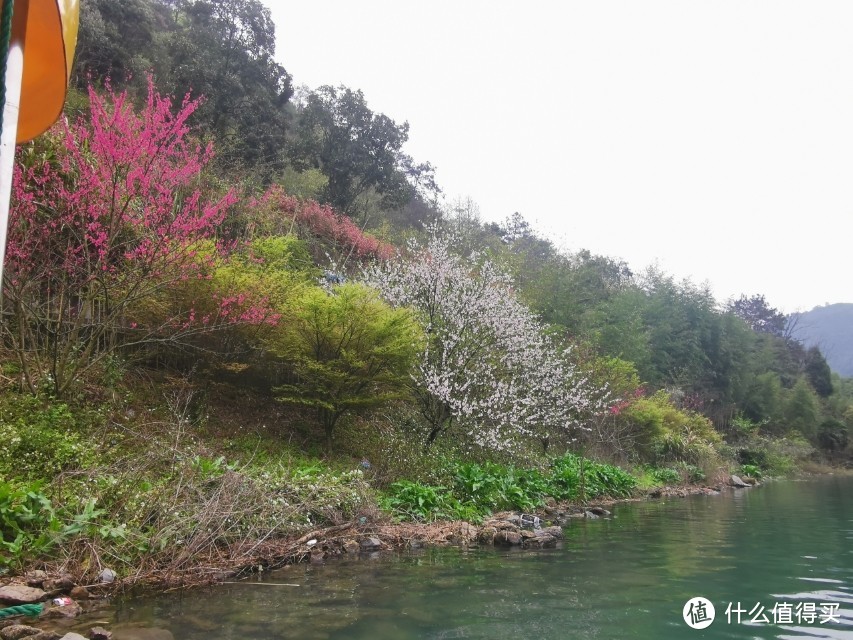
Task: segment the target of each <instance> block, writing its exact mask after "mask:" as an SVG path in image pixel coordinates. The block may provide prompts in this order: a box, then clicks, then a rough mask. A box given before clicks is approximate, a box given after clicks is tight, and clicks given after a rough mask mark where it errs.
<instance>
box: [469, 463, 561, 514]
mask: <svg viewBox="0 0 853 640" xmlns="http://www.w3.org/2000/svg"><path fill="white" fill-rule="evenodd" d="M454 480H455V489H456V495H458V496H459V498H460V499H461V500H463V501H467V502H471V503H473V504H474V505H476V507H477V508H478V509H481V510H483V509H487V510H490V511H491V510H496V511H500V510H505V509H519V510H522V511H531V510H533V509H535V508H536V507H538V506H540V505H541V504H542V498H543V497H544V496H545V494H546V493H547V490H548V483H547V481H546V480H545V478H544V477H543V476H542V474H541V473H539V472H538V471H536V470H518V469H515V468H514V467H507V466H504V465H499V464H495V463H492V462H486V463H483V464H482V465H480V464H475V463H468V464H460V465H458V466H457V467H456V473H455V479H454Z"/></svg>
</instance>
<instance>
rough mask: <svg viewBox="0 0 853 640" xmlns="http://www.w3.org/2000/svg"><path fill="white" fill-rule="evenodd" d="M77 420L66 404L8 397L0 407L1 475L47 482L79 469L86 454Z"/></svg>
mask: <svg viewBox="0 0 853 640" xmlns="http://www.w3.org/2000/svg"><path fill="white" fill-rule="evenodd" d="M78 429H79V425H78V422H77V419H76V417H75V416H74V414H73V413H72V412H71V410H70V409H69V408H68V406H67V405H65V404H62V403H57V402H55V401H50V402H45V401H44V400H43V399H41V398H38V397H35V396H31V395H18V394H7V395H5V396H4V397H3V398H2V407H0V473H2V474H3V475H4V476H6V477H17V478H21V479H26V480H36V479H49V478H52V477H54V476H55V475H56V474H58V473H59V472H61V471H63V470H65V469H69V468H73V467H75V466H78V465H79V464H80V463H81V461H82V458H83V457H84V454H85V447H84V446H83V444H82V442H81V439H80V435H79V433H78Z"/></svg>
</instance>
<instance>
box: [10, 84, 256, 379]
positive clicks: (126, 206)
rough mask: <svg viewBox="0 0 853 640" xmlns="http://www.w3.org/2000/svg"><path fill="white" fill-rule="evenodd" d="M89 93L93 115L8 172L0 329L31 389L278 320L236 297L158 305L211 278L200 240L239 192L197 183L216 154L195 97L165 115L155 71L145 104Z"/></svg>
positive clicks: (168, 105)
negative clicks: (136, 352)
mask: <svg viewBox="0 0 853 640" xmlns="http://www.w3.org/2000/svg"><path fill="white" fill-rule="evenodd" d="M89 100H90V112H89V114H88V117H81V118H79V119H78V120H77V121H75V122H74V123H71V124H68V123H60V124H58V125H57V126H56V127H54V129H53V130H52V131H51V132H50V133H49V134H48V137H47V139H46V141H45V140H41V141H37V142H36V143H33V144H31V145H29V146H27V147H24V148H22V149H21V150H20V153H19V161H18V163H17V164H16V168H15V175H14V181H13V193H12V203H13V207H12V211H11V214H10V226H9V239H8V250H7V256H6V270H5V274H4V280H3V297H4V299H3V322H2V329H3V331H4V333H5V340H6V343H7V344H11V345H13V346H14V350H15V352H16V353H17V355H18V357H19V360H20V363H21V366H22V369H23V374H24V379H25V381H26V383H27V384H28V385H29V387H30V389H31V390H35V389H36V387H37V386H39V384H45V385H46V386H49V387H51V388H52V390H53V391H54V392H55V393H59V394H61V393H62V392H64V391H65V390H66V389H67V388H68V386H69V385H70V384H72V383H73V382H74V381H75V380H77V379H78V378H79V377H80V376H81V375H82V374H83V373H84V372H86V371H88V370H89V369H90V368H91V367H93V366H94V365H96V364H97V363H98V362H100V361H102V360H103V359H104V358H105V357H107V356H110V355H113V354H115V353H116V352H117V350H118V349H120V348H129V347H132V346H134V345H139V344H144V343H149V342H152V341H179V340H182V339H183V338H185V337H186V336H188V335H190V334H192V333H195V332H198V331H209V330H210V329H212V328H215V327H216V326H218V325H222V324H228V323H234V322H268V321H272V316H271V314H270V313H269V312H268V311H267V310H266V309H265V308H264V305H263V304H262V301H261V303H260V304H259V303H258V301H255V300H252V299H251V296H246V295H245V294H244V293H243V292H234V293H233V295H229V296H227V297H226V296H223V297H222V300H221V304H219V305H218V309H219V310H218V312H217V313H215V314H213V316H214V317H211V316H210V314H208V315H207V317H206V318H205V320H206V321H205V322H200V321H196V319H195V311H194V308H193V305H192V304H191V303H190V304H184V305H183V308H182V309H179V310H176V309H175V308H174V306H173V305H169V304H167V303H165V302H163V303H161V302H160V301H161V299H162V298H163V294H164V293H166V292H171V291H174V290H175V289H176V288H177V286H178V285H179V284H180V283H182V282H185V281H187V280H190V279H199V278H205V277H207V270H208V269H209V268H212V266H213V262H214V257H213V256H211V255H210V253H209V252H206V253H199V252H198V250H197V249H198V247H199V243H200V242H201V241H203V240H205V239H207V238H212V237H213V236H214V233H215V231H216V228H217V225H219V224H220V223H221V221H222V219H223V217H224V215H225V211H226V209H227V208H228V207H229V206H230V205H231V204H232V203H234V202H235V199H236V197H235V195H234V193H233V191H229V192H228V193H226V194H225V195H223V196H221V197H218V198H216V199H214V200H210V201H208V200H207V199H205V198H204V197H203V196H202V193H201V190H200V188H199V186H200V183H199V176H200V173H201V171H202V169H203V168H204V166H205V165H206V164H207V163H208V162H209V160H210V159H211V157H212V147H211V146H210V145H208V146H206V147H202V146H200V145H199V144H197V143H196V142H194V141H193V140H192V139H191V138H190V137H189V136H188V134H189V127H188V124H187V120H188V118H189V117H190V116H191V115H192V113H193V112H194V111H195V110H196V109H197V107H198V105H199V100H198V99H194V100H193V99H190V98H189V96H186V97H184V99H183V100H182V102H181V103H180V106H179V107H178V108H177V109H176V110H175V111H174V112H173V108H172V102H171V100H170V99H169V98H168V97H165V96H161V95H159V94H158V93H157V92H156V90H155V88H154V86H153V83H152V81H151V80H150V79H149V85H148V96H147V100H146V102H145V104H144V105H143V107H142V108H141V109H140V110H139V111H137V110H136V109H135V108H134V106H133V105H132V104H131V102H130V100H129V98H128V96H127V93H126V92H121V93H117V92H115V91H114V90H112V89H110V88H108V89H107V91H106V93H105V94H104V95H100V94H98V93H97V92H95V91H94V90H93V89H91V88H90V89H89ZM202 255H203V256H204V257H202ZM209 305H210V301H206V306H208V307H209Z"/></svg>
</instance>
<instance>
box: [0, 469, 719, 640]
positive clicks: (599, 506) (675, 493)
mask: <svg viewBox="0 0 853 640" xmlns="http://www.w3.org/2000/svg"><path fill="white" fill-rule="evenodd" d="M727 489H732V490H733V489H734V487H727V486H723V485H718V486H717V487H707V486H699V485H686V486H679V487H662V488H655V489H653V490H651V491H648V492H645V493H644V495H637V496H633V497H631V498H620V499H615V498H611V499H601V500H596V501H595V502H593V503H590V504H577V503H568V502H559V503H558V502H556V501H554V500H553V499H552V500H549V501H547V504H546V505H545V506H544V507H543V508H542V509H540V510H537V511H534V512H531V513H518V512H501V513H496V514H494V515H493V516H491V517H489V518H488V519H486V520H484V521H483V522H481V523H479V524H474V523H471V522H466V521H435V522H391V521H390V519H389V518H387V517H385V518H383V519H381V520H375V521H367V520H365V519H364V518H363V517H362V518H360V519H356V520H353V521H350V522H346V523H343V524H340V525H334V526H329V527H322V528H319V529H314V530H311V531H309V532H308V533H305V534H303V535H301V536H299V537H294V538H289V539H275V540H264V541H256V543H255V544H254V545H252V548H251V549H245V548H232V549H223V552H222V554H221V555H220V556H219V557H218V558H217V557H207V558H206V559H205V560H206V561H205V562H199V563H197V564H192V565H187V566H186V567H185V568H184V569H183V570H181V571H169V572H165V571H151V572H148V573H142V572H137V573H135V574H131V575H128V576H126V577H119V576H117V575H116V574H115V573H114V572H113V571H111V570H109V569H104V570H102V571H101V573H100V575H99V580H98V581H96V582H94V583H89V584H86V582H87V581H86V580H85V577H86V576H87V575H89V573H90V572H89V568H88V567H85V566H82V565H81V566H74V565H73V564H71V563H68V562H63V563H55V562H54V563H51V562H42V563H39V566H41V567H43V568H42V569H35V568H33V569H28V570H25V571H23V572H22V573H21V574H20V575H17V576H11V577H4V578H0V600H2V601H3V602H4V603H5V605H6V606H13V605H16V604H24V603H29V602H33V603H35V602H42V601H47V600H52V599H55V598H62V597H68V598H70V599H72V600H73V601H74V602H73V603H71V604H70V606H68V605H63V606H62V607H59V606H50V605H48V606H47V610H48V611H52V613H49V614H48V615H47V616H46V617H47V618H48V619H55V618H63V617H73V616H74V614H75V613H79V612H80V608H79V607H78V606H77V604H81V605H83V607H84V608H85V605H86V603H87V602H89V603H91V602H96V601H98V600H99V599H102V598H106V597H110V596H114V595H118V594H120V593H128V592H130V591H134V592H137V593H151V592H166V591H173V590H176V589H186V588H191V587H199V586H204V585H210V584H215V583H221V582H227V581H231V580H239V579H242V578H245V577H246V576H248V575H251V574H255V573H259V572H265V571H270V570H274V569H277V568H281V567H283V566H286V565H292V564H299V563H303V562H311V563H323V562H327V561H330V560H333V559H335V558H338V557H342V556H359V555H363V554H375V553H398V552H403V551H407V550H412V549H422V548H428V547H446V546H460V547H473V546H495V547H518V548H520V549H541V548H547V547H552V546H555V545H556V543H557V541H559V540H561V539H562V527H563V526H566V525H567V524H568V523H569V522H570V521H571V520H573V519H581V518H587V519H598V518H607V517H610V515H611V513H610V510H609V509H607V507H612V505H614V504H618V503H627V502H638V501H642V500H655V499H660V498H666V497H678V498H683V497H687V496H691V495H719V494H720V493H721V492H723V491H726V490H727ZM0 637H2V636H0Z"/></svg>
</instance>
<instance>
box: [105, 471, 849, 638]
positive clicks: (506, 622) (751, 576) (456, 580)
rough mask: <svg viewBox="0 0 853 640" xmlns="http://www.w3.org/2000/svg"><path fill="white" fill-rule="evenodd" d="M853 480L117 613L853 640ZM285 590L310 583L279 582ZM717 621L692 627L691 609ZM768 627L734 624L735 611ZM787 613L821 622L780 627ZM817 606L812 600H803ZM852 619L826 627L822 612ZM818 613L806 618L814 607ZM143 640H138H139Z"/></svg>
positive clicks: (272, 629)
mask: <svg viewBox="0 0 853 640" xmlns="http://www.w3.org/2000/svg"><path fill="white" fill-rule="evenodd" d="M851 497H853V478H832V477H829V478H823V479H820V480H815V481H807V482H777V483H769V484H767V485H765V486H762V487H759V488H756V489H750V490H744V491H738V492H727V493H724V494H723V495H721V496H701V497H693V498H688V499H669V500H665V501H648V502H638V503H631V504H625V505H618V506H616V507H614V508H613V516H612V517H611V518H609V519H600V520H576V521H572V522H571V523H570V525H569V526H568V527H567V528H566V539H565V541H564V542H563V543H562V545H561V546H560V547H559V548H557V549H549V550H544V551H519V552H507V551H500V550H494V549H480V550H467V551H462V550H432V551H425V552H422V553H418V554H411V555H404V556H402V557H395V558H389V557H380V558H373V559H369V558H363V559H359V560H354V559H351V560H343V561H334V562H329V563H327V564H326V565H321V566H317V565H311V566H299V567H291V568H289V569H287V570H283V571H280V572H276V573H275V574H271V575H269V576H266V577H265V580H264V584H257V583H256V584H251V583H250V584H239V585H220V586H217V587H214V588H211V589H207V590H203V591H195V592H191V593H188V594H184V595H183V596H175V595H172V596H168V597H161V598H157V599H151V600H136V601H128V602H125V603H120V604H117V605H115V607H114V608H113V609H112V610H109V611H107V612H105V613H102V614H101V619H104V618H103V616H104V615H105V614H106V615H108V616H111V617H112V619H111V622H112V626H113V629H114V630H116V631H117V635H116V638H117V639H118V640H121V638H122V633H123V632H122V626H124V625H133V624H136V623H144V624H146V625H150V626H156V627H159V628H162V629H168V630H170V631H171V633H172V634H173V635H174V637H175V638H176V639H178V640H181V639H202V638H204V639H205V640H217V639H238V638H239V639H261V638H263V639H266V638H270V639H272V638H306V639H313V638H317V639H321V638H329V639H342V640H343V639H346V640H358V639H362V638H363V639H367V638H370V639H371V640H383V639H389V640H390V639H398V638H429V639H444V638H498V639H499V638H522V637H523V638H650V639H658V638H834V639H847V640H853V500H851ZM284 583H289V584H297V585H299V586H278V585H283V584H284ZM694 596H704V597H706V598H708V599H709V600H710V601H711V602H712V603H713V604H714V606H715V608H716V620H715V621H714V622H713V624H711V626H710V627H708V628H707V629H704V630H694V629H691V628H690V627H688V626H687V625H686V624H685V622H684V620H683V618H682V608H683V606H684V604H685V602H686V601H687V600H688V599H690V598H692V597H694ZM738 602H740V603H741V608H744V609H746V610H747V612H748V611H749V610H751V609H752V608H753V607H755V605H756V604H759V603H760V604H761V605H763V606H764V608H765V615H766V616H767V617H768V620H769V623H767V624H765V623H760V622H759V623H751V622H750V621H749V618H750V617H751V616H749V615H748V614H747V613H745V614H742V616H743V617H742V619H741V623H740V624H738V623H737V621H736V616H732V618H731V622H727V619H726V617H727V616H726V613H725V610H726V608H727V606H728V604H729V603H733V604H734V605H736V604H737V603H738ZM777 603H779V604H780V607H779V611H780V612H781V611H782V607H784V605H785V604H789V605H791V607H792V609H793V607H794V606H795V605H797V604H799V605H800V606H801V607H802V606H806V607H808V606H809V603H813V604H814V606H815V611H816V617H815V620H814V622H807V621H804V620H803V619H802V618H801V620H800V622H799V623H798V622H797V621H796V620H795V619H794V620H793V623H791V624H773V623H772V622H773V614H772V613H770V609H772V607H773V606H774V604H777ZM804 603H805V604H804ZM824 603H834V604H837V605H838V611H837V613H838V615H839V617H840V621H832V622H828V623H824V624H820V619H821V617H822V616H821V612H822V608H821V604H824ZM806 611H808V609H806ZM127 637H130V636H127Z"/></svg>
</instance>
